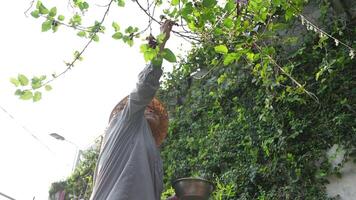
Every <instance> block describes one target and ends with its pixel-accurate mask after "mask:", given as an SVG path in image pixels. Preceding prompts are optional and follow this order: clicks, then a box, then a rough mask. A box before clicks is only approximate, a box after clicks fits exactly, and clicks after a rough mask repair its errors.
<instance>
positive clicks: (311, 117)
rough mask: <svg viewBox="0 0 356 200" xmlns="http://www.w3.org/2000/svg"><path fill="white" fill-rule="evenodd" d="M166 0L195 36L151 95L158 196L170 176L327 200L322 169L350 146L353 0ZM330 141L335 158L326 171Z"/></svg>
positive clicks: (272, 195)
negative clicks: (159, 127) (157, 122)
mask: <svg viewBox="0 0 356 200" xmlns="http://www.w3.org/2000/svg"><path fill="white" fill-rule="evenodd" d="M120 2H122V1H118V3H119V4H120ZM335 2H338V3H335ZM345 2H346V3H349V4H347V5H349V6H345ZM170 4H171V6H170V7H169V9H166V10H164V13H165V14H166V15H167V16H168V17H170V18H173V19H178V20H181V21H184V23H187V29H189V32H190V33H191V34H192V36H191V38H193V41H194V42H193V48H192V50H191V51H190V52H189V54H188V56H187V57H183V58H182V59H181V61H179V62H178V63H177V64H176V65H175V68H174V70H173V71H172V72H171V73H167V74H166V75H165V79H164V83H163V84H162V86H163V87H162V89H161V90H160V91H159V94H158V96H159V97H160V98H161V100H162V101H164V102H165V103H166V105H167V108H168V110H169V113H170V128H169V136H168V139H167V140H166V142H165V143H164V144H163V147H162V151H161V152H162V158H163V160H164V169H165V184H166V188H169V189H167V191H166V192H165V194H164V196H166V195H169V194H171V193H172V192H173V190H172V189H171V188H170V183H171V181H172V180H174V179H175V178H179V177H186V176H200V177H204V178H207V179H209V180H212V181H214V182H215V183H216V186H217V190H216V192H215V193H214V196H213V199H259V200H262V199H263V200H264V199H327V196H326V192H325V184H327V183H328V180H327V177H328V176H329V175H332V174H336V175H339V176H341V173H339V169H340V168H341V167H342V164H343V163H344V162H346V161H348V160H349V159H350V158H352V156H353V154H355V144H356V134H355V130H356V127H355V124H356V123H355V119H356V118H355V114H356V110H355V96H356V89H355V88H356V87H355V86H356V77H355V76H356V73H355V64H356V62H355V59H354V58H353V57H354V54H355V52H354V49H355V48H356V43H355V41H354V38H356V28H355V24H356V23H355V15H354V13H353V11H352V9H354V7H356V5H355V3H353V2H352V1H347V0H344V1H341V0H340V1H327V0H325V1H324V0H318V1H311V2H307V1H302V0H290V1H281V0H267V1H264V0H250V1H247V0H245V1H243V0H237V1H224V2H217V1H215V0H203V1H189V0H183V1H179V0H178V1H177V0H172V1H171V2H170ZM340 5H341V7H340ZM340 8H342V9H341V10H340ZM113 26H114V25H113ZM114 28H115V27H114ZM132 31H133V30H132ZM136 31H137V30H136ZM134 32H135V31H134ZM96 33H97V32H95V34H96ZM118 35H120V34H118ZM121 36H122V35H121ZM113 37H114V36H113ZM91 39H93V37H91ZM114 39H118V38H114ZM119 39H121V37H120V38H119ZM131 40H132V38H131ZM124 42H126V43H127V41H124ZM141 50H142V51H143V53H144V55H145V58H147V59H148V60H150V59H152V57H154V56H152V55H151V54H152V51H151V50H149V49H147V48H142V49H141ZM79 56H80V55H79ZM79 56H78V57H79ZM335 144H337V145H338V146H339V147H340V149H341V148H342V149H343V150H344V151H345V155H344V159H343V162H342V163H341V164H340V165H339V166H336V167H332V165H331V164H330V163H331V158H330V157H328V156H327V155H326V151H327V150H328V149H330V148H331V147H332V146H333V145H335ZM93 159H94V157H93ZM90 162H91V161H90ZM90 166H91V167H89V168H88V169H93V162H91V164H90ZM85 174H86V176H89V178H87V181H91V178H90V176H91V174H90V173H85ZM86 176H84V175H83V174H81V173H80V176H79V175H76V173H74V174H73V175H72V177H70V178H69V179H68V180H67V184H72V185H71V186H70V187H67V188H68V191H69V190H70V191H71V193H75V194H79V193H81V192H79V191H75V192H74V190H75V189H76V187H77V186H78V187H79V190H80V191H82V190H83V186H79V185H78V184H77V183H78V181H79V180H81V179H80V178H78V177H82V178H84V177H86ZM74 177H77V178H74ZM73 181H74V182H73ZM85 191H87V190H85Z"/></svg>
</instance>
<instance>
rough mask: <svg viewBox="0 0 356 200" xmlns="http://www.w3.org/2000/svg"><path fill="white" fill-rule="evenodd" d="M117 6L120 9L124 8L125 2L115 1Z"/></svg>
mask: <svg viewBox="0 0 356 200" xmlns="http://www.w3.org/2000/svg"><path fill="white" fill-rule="evenodd" d="M117 5H119V6H120V7H124V6H125V0H118V1H117Z"/></svg>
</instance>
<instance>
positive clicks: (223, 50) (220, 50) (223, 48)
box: [214, 44, 229, 54]
mask: <svg viewBox="0 0 356 200" xmlns="http://www.w3.org/2000/svg"><path fill="white" fill-rule="evenodd" d="M214 49H215V52H217V53H221V54H227V52H228V51H229V50H228V49H227V47H226V46H225V45H223V44H222V45H218V46H215V47H214Z"/></svg>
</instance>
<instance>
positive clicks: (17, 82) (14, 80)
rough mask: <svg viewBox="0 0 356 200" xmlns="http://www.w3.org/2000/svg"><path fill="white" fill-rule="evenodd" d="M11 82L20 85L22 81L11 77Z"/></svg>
mask: <svg viewBox="0 0 356 200" xmlns="http://www.w3.org/2000/svg"><path fill="white" fill-rule="evenodd" d="M10 82H11V83H12V84H14V85H15V86H16V87H18V86H19V85H20V81H19V80H17V79H16V78H10Z"/></svg>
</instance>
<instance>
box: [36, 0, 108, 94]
mask: <svg viewBox="0 0 356 200" xmlns="http://www.w3.org/2000/svg"><path fill="white" fill-rule="evenodd" d="M112 2H114V0H110V3H109V4H108V7H107V9H106V11H105V13H104V16H103V18H102V19H101V21H100V23H99V28H97V29H96V30H95V31H94V32H93V35H92V36H91V37H90V39H89V41H88V42H87V44H86V45H85V46H84V48H83V49H82V50H81V51H80V52H79V54H78V55H76V57H75V58H74V60H73V61H72V62H71V63H69V64H67V66H68V67H67V68H66V69H65V70H64V71H62V72H61V73H60V74H59V75H56V76H55V77H53V78H52V79H50V80H48V81H47V82H45V83H44V84H42V85H41V87H43V86H45V85H47V84H49V83H51V82H52V81H54V80H55V79H57V78H58V77H60V76H62V75H63V74H65V73H66V72H68V71H69V70H70V69H72V67H73V66H74V63H75V62H76V61H77V60H78V59H79V58H80V57H81V56H82V54H83V53H84V52H85V50H86V49H87V48H88V46H89V45H90V43H91V42H92V41H93V39H94V37H95V36H96V33H98V32H99V30H100V26H101V25H102V24H103V22H104V20H105V18H106V16H107V14H108V12H109V10H110V7H111V4H112Z"/></svg>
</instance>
